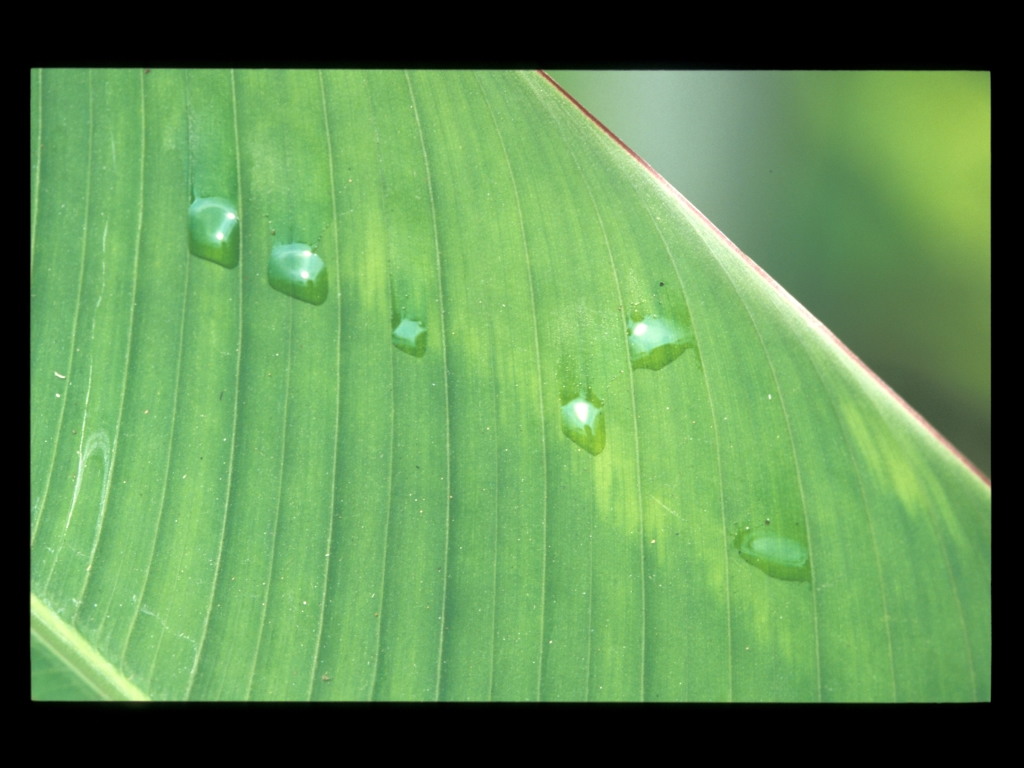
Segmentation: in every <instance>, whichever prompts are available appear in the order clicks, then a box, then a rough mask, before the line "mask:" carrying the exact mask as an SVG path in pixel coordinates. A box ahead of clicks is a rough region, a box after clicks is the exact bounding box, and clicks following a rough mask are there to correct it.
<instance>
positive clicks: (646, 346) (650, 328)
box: [628, 315, 693, 371]
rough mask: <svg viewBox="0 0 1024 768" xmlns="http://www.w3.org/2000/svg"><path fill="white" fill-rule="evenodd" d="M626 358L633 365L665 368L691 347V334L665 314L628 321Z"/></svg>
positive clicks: (655, 369) (652, 368) (654, 368)
mask: <svg viewBox="0 0 1024 768" xmlns="http://www.w3.org/2000/svg"><path fill="white" fill-rule="evenodd" d="M628 340H629V357H630V360H631V361H632V363H633V367H634V368H650V369H651V370H652V371H657V370H660V369H662V368H664V367H665V366H666V365H668V364H669V363H671V362H672V361H673V360H675V359H676V358H677V357H679V356H680V355H681V354H683V351H684V350H685V349H686V348H687V347H692V346H693V334H692V333H687V332H685V331H684V330H683V329H682V328H681V327H680V326H679V325H677V324H676V323H674V322H672V321H671V320H668V319H666V318H664V317H658V316H657V315H648V316H647V317H645V318H644V319H643V320H630V321H629V323H628Z"/></svg>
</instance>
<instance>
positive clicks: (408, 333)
mask: <svg viewBox="0 0 1024 768" xmlns="http://www.w3.org/2000/svg"><path fill="white" fill-rule="evenodd" d="M391 343H392V344H394V345H395V346H396V347H397V348H398V349H400V350H402V351H403V352H405V353H406V354H408V355H412V356H413V357H423V356H424V355H425V354H427V327H426V326H425V325H424V324H423V323H422V322H421V321H420V320H414V319H412V318H409V317H401V318H395V320H394V321H393V328H392V331H391Z"/></svg>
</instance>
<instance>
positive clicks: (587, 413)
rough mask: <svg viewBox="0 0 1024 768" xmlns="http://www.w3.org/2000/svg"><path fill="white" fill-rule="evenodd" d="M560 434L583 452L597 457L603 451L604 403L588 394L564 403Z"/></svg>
mask: <svg viewBox="0 0 1024 768" xmlns="http://www.w3.org/2000/svg"><path fill="white" fill-rule="evenodd" d="M562 434H564V435H565V436H566V437H568V438H569V439H570V440H572V441H573V442H574V443H576V445H578V446H579V447H580V448H582V449H583V450H585V451H587V452H588V453H592V454H593V455H594V456H597V454H599V453H600V452H601V451H603V450H604V442H605V428H604V403H602V402H601V401H600V400H599V399H598V398H597V397H596V396H595V395H594V394H593V393H590V392H588V393H587V394H586V395H580V396H578V397H576V398H574V399H572V400H570V401H569V402H568V403H564V404H563V405H562Z"/></svg>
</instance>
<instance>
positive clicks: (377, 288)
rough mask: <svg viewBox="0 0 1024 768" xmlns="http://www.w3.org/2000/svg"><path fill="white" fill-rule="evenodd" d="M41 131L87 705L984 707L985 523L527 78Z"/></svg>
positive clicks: (782, 305) (295, 99)
mask: <svg viewBox="0 0 1024 768" xmlns="http://www.w3.org/2000/svg"><path fill="white" fill-rule="evenodd" d="M31 118H32V149H31V160H32V166H31V167H32V229H31V242H32V256H31V258H32V261H31V285H32V288H31V291H32V321H31V376H32V390H31V398H32V403H31V409H32V440H31V456H32V458H31V494H32V520H31V523H32V528H31V536H32V562H31V565H32V568H31V589H32V595H33V601H32V606H33V610H32V628H33V633H34V634H33V646H32V647H33V658H34V660H36V659H38V662H36V661H34V667H33V668H34V670H35V669H36V668H37V667H38V668H40V669H42V668H44V667H45V668H47V669H50V670H57V671H58V672H60V671H63V673H64V676H63V679H64V680H65V682H64V683H62V685H65V689H66V690H67V691H68V692H67V693H66V694H64V697H67V698H74V697H76V696H77V695H85V694H84V693H82V691H83V690H85V689H84V688H82V686H83V685H84V686H85V688H87V689H88V690H89V691H93V692H95V693H97V694H98V695H102V696H105V697H129V698H130V697H137V696H138V697H149V698H153V699H348V700H353V699H370V698H375V699H417V700H424V699H474V700H484V699H505V700H521V699H524V700H529V699H538V698H540V699H550V700H556V699H560V700H576V701H579V700H587V699H593V700H600V699H610V700H641V699H644V700H680V699H683V700H720V701H724V700H803V701H818V700H843V701H854V700H857V701H860V700H869V701H893V700H900V701H906V700H915V701H917V700H978V699H988V698H989V697H990V682H991V669H990V663H991V604H990V580H991V576H990V573H991V566H990V559H991V558H990V546H991V526H990V518H991V509H990V507H991V491H990V488H989V486H988V485H987V483H986V482H984V481H983V480H982V479H980V478H979V477H978V476H977V475H975V474H974V473H973V472H972V471H971V470H970V469H969V468H968V467H967V466H966V465H965V464H964V463H963V461H962V460H961V459H960V458H959V457H958V456H957V455H956V454H954V453H953V452H952V451H951V450H950V449H949V448H948V446H947V445H946V444H945V443H944V442H943V441H942V440H941V439H940V438H938V436H937V435H936V434H934V433H933V432H932V431H931V430H930V429H929V428H928V426H927V425H926V424H924V423H923V422H922V421H921V420H920V419H919V418H917V417H916V415H915V414H913V413H912V412H911V411H909V409H908V408H907V407H906V406H905V405H904V404H903V403H902V402H901V401H899V400H898V399H897V398H895V397H894V396H893V395H892V393H891V392H889V391H888V390H887V389H886V388H885V387H884V386H883V385H882V384H881V383H880V382H879V381H878V380H877V379H876V378H875V377H874V376H873V375H872V374H871V373H870V372H869V371H867V370H866V369H864V368H863V366H861V365H860V364H859V362H858V361H857V360H856V359H855V358H853V357H852V355H850V353H849V352H848V351H847V350H846V349H845V348H844V347H842V346H841V345H840V344H839V343H838V342H837V341H836V340H835V339H834V338H833V337H832V336H831V335H830V334H829V333H828V331H827V330H825V329H824V328H823V327H822V326H821V325H820V324H819V323H817V322H816V321H815V320H814V319H813V318H812V317H811V316H810V315H809V314H808V313H806V311H805V310H803V309H802V308H801V307H800V306H799V305H798V304H797V303H796V302H795V301H794V300H793V299H792V298H791V297H790V296H789V295H788V294H786V293H785V292H784V291H783V290H782V289H781V288H779V287H778V286H777V285H775V284H774V283H773V282H772V281H771V280H770V279H769V278H767V276H766V275H764V274H763V273H762V272H760V270H758V268H757V267H755V266H754V265H753V264H752V263H751V262H750V261H749V260H747V259H746V258H745V257H744V256H743V255H742V254H740V253H739V252H738V251H737V250H736V249H735V247H734V246H732V244H731V243H730V242H729V241H728V240H727V239H726V238H725V237H724V236H723V235H722V234H721V233H720V232H718V231H717V230H716V229H715V228H714V227H713V226H712V225H710V224H709V223H708V222H707V221H706V220H705V219H703V217H701V216H700V214H699V213H697V212H696V211H695V210H694V209H693V208H692V207H691V206H690V205H689V204H688V203H686V201H685V200H683V199H682V198H681V197H680V196H679V195H678V193H676V192H675V191H674V190H672V189H671V188H670V187H668V185H667V184H665V183H664V182H662V181H661V180H660V178H659V177H657V176H656V175H655V174H653V173H652V172H651V171H650V170H649V169H647V168H646V167H645V166H643V165H642V164H641V163H640V162H638V161H637V159H636V158H635V157H634V156H632V155H631V154H630V153H629V152H628V151H627V150H625V149H624V148H623V147H622V146H621V145H619V144H618V143H617V142H616V141H615V140H614V139H613V138H612V137H610V136H609V135H608V134H606V133H605V132H604V131H603V130H602V129H601V127H600V126H598V125H597V124H595V123H594V122H593V121H592V120H590V119H589V118H588V117H587V116H586V115H585V114H584V113H582V112H581V111H580V110H579V109H578V108H577V107H576V106H575V104H573V103H572V102H571V101H570V100H569V99H567V98H566V97H565V95H564V94H563V93H562V92H561V91H559V90H558V89H557V88H556V87H555V86H554V85H553V84H552V83H551V82H550V81H548V80H547V79H545V78H544V77H543V76H542V75H540V74H537V73H500V72H488V73H472V72H410V73H402V72H383V73H371V72H324V73H317V72H307V71H303V72H274V71H258V72H219V71H205V72H198V73H196V72H192V73H186V72H179V71H162V70H153V71H152V72H139V71H91V72H90V71H34V72H33V73H32V113H31ZM208 198H215V199H219V200H221V201H226V202H227V203H229V204H230V205H233V206H235V207H236V208H235V209H231V208H230V205H229V206H228V207H221V208H218V209H217V210H219V211H230V210H237V215H238V221H239V222H240V225H239V228H238V230H237V232H238V235H239V236H238V253H239V260H238V265H237V266H235V267H233V266H232V264H233V263H234V256H233V251H232V250H231V249H232V248H233V247H234V246H233V245H230V246H228V247H227V249H226V250H225V251H218V250H217V249H216V247H215V243H214V240H216V234H215V233H216V231H217V230H215V229H210V230H209V232H207V231H206V229H204V228H208V227H211V226H212V225H211V224H210V221H211V220H210V219H204V220H202V221H198V222H197V220H193V222H192V223H191V231H192V232H193V245H192V250H193V252H195V253H197V255H190V254H189V251H190V240H189V233H190V221H189V211H190V207H191V206H192V205H193V204H194V202H195V200H197V199H199V200H205V199H208ZM204 210H209V209H204ZM204 215H205V214H204ZM215 223H216V222H215ZM221 224H223V222H221ZM217 226H220V224H217ZM223 231H224V232H225V233H226V237H227V238H228V239H230V238H231V237H233V236H234V235H233V234H232V232H233V230H230V228H229V229H226V230H223ZM210 232H212V233H213V234H212V235H210V236H212V237H213V238H214V240H210V239H209V238H208V237H207V235H209V234H210ZM204 237H207V239H205V240H204V239H203V238H204ZM200 241H201V242H202V243H205V244H203V245H197V244H196V243H197V242H200ZM292 244H301V245H302V246H303V247H302V248H298V249H291V250H289V251H287V253H288V254H289V255H288V256H287V260H284V261H280V262H275V261H274V257H273V256H272V252H275V249H276V248H279V247H282V246H288V245H292ZM306 251H308V252H309V255H308V256H305V255H303V254H305V253H306ZM276 252H277V253H284V251H276ZM282 258H284V257H282ZM301 258H306V259H310V260H311V261H310V263H311V264H313V263H314V261H313V260H315V262H322V268H323V272H316V270H304V268H303V264H304V262H302V261H301ZM317 269H319V266H317ZM304 272H307V273H309V274H308V275H303V273H304ZM324 273H326V297H325V298H323V299H322V301H321V288H320V285H321V282H320V281H321V280H322V275H323V274H324ZM268 278H269V280H268ZM304 281H305V282H304ZM43 679H44V678H43V676H42V675H39V676H36V677H34V685H36V686H37V687H36V688H34V691H35V695H36V697H37V698H47V697H53V696H58V697H60V696H61V694H60V691H61V690H62V689H61V688H60V686H50V687H49V688H44V683H43ZM67 680H77V681H79V682H78V683H76V684H77V685H78V688H76V689H75V690H77V691H79V694H76V693H74V692H72V691H71V688H72V687H73V684H72V683H68V682H66V681H67ZM81 681H84V682H81Z"/></svg>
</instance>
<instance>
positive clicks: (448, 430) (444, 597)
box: [404, 70, 452, 699]
mask: <svg viewBox="0 0 1024 768" xmlns="http://www.w3.org/2000/svg"><path fill="white" fill-rule="evenodd" d="M404 74H405V81H406V83H408V85H409V97H410V99H411V100H412V113H413V115H414V116H415V118H416V128H417V130H418V131H419V135H420V147H421V148H422V149H423V165H424V166H425V168H426V172H427V190H428V191H429V192H430V215H431V219H432V220H433V224H434V254H435V258H436V262H437V297H438V302H439V303H440V305H441V365H442V366H443V367H444V413H445V461H446V467H445V492H444V495H445V500H444V501H445V528H444V570H443V571H442V576H443V577H444V581H443V582H442V585H441V629H440V637H441V639H440V642H439V643H438V648H437V682H436V684H435V689H434V690H435V693H434V698H435V699H437V698H439V697H440V695H441V669H442V657H443V655H444V621H445V617H446V616H447V614H446V611H447V608H448V545H449V542H450V540H451V527H452V499H451V496H452V412H451V408H450V406H449V396H450V395H449V391H448V390H449V389H450V388H451V379H450V376H449V375H448V340H447V333H446V332H445V327H444V286H443V284H442V282H441V244H440V243H439V242H438V235H437V206H436V202H435V200H434V197H435V196H434V184H433V181H432V180H431V177H430V160H429V159H428V158H427V145H426V142H425V141H424V139H423V126H422V125H421V124H420V112H419V109H418V108H417V107H416V94H415V93H414V92H413V89H412V80H411V79H410V78H409V72H408V70H406V71H405V72H404Z"/></svg>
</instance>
